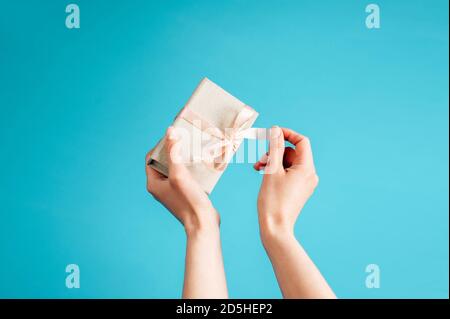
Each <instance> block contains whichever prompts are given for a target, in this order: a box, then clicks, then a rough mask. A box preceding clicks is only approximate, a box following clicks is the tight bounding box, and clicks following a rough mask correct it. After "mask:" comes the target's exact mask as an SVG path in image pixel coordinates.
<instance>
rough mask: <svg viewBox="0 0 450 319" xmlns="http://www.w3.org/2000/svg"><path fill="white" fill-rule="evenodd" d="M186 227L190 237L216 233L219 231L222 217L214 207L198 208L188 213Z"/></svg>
mask: <svg viewBox="0 0 450 319" xmlns="http://www.w3.org/2000/svg"><path fill="white" fill-rule="evenodd" d="M188 216H189V218H188V219H187V220H185V222H184V229H185V232H186V235H187V236H188V237H194V236H198V235H214V234H218V233H219V230H220V229H219V225H220V217H219V214H218V213H217V211H216V210H215V209H213V208H211V209H204V210H198V211H196V212H194V213H191V214H189V215H188Z"/></svg>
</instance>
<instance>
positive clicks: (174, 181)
mask: <svg viewBox="0 0 450 319" xmlns="http://www.w3.org/2000/svg"><path fill="white" fill-rule="evenodd" d="M182 182H183V176H181V174H179V173H175V172H173V173H171V174H169V183H170V184H171V185H173V186H179V185H181V183H182Z"/></svg>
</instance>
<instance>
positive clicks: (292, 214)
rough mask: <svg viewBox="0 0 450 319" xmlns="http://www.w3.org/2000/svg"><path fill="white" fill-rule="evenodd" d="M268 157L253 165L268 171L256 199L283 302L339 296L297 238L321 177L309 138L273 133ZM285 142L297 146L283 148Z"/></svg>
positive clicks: (279, 131)
mask: <svg viewBox="0 0 450 319" xmlns="http://www.w3.org/2000/svg"><path fill="white" fill-rule="evenodd" d="M270 135H271V137H270V142H269V143H270V145H269V154H268V156H264V157H263V158H262V159H261V160H260V161H259V162H257V163H256V164H255V169H256V170H261V169H264V173H265V174H264V177H263V182H262V185H261V190H260V192H259V195H258V215H259V224H260V232H261V239H262V242H263V245H264V248H265V249H266V251H267V254H268V256H269V258H270V261H271V262H272V265H273V268H274V271H275V275H276V276H277V280H278V285H279V286H280V289H281V291H282V293H283V296H284V297H285V298H335V295H334V293H333V291H332V290H331V288H330V287H329V286H328V284H327V282H326V281H325V279H324V278H323V276H322V275H321V273H320V272H319V270H318V269H317V267H316V266H315V265H314V263H313V261H312V260H311V259H310V258H309V256H308V255H307V253H306V251H305V250H304V249H303V247H302V246H301V245H300V243H299V242H298V241H297V240H296V238H295V236H294V225H295V222H296V220H297V217H298V215H299V214H300V211H301V210H302V208H303V206H304V205H305V203H306V201H307V200H308V199H309V197H310V196H311V194H312V193H313V192H314V189H315V188H316V186H317V184H318V182H319V179H318V177H317V174H316V169H315V168H314V161H313V156H312V151H311V143H310V142H309V139H308V138H306V137H304V136H302V135H300V134H298V133H296V132H294V131H292V130H290V129H285V128H283V129H280V128H279V127H274V128H272V130H271V134H270ZM285 140H287V141H288V142H290V143H291V144H293V145H294V146H295V149H293V148H291V147H286V148H285V147H284V141H285Z"/></svg>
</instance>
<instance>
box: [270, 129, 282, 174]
mask: <svg viewBox="0 0 450 319" xmlns="http://www.w3.org/2000/svg"><path fill="white" fill-rule="evenodd" d="M283 154H284V136H283V132H282V131H281V128H279V127H278V126H274V127H272V128H271V129H270V139H269V158H268V161H267V165H266V169H265V173H266V174H272V173H275V172H280V171H283Z"/></svg>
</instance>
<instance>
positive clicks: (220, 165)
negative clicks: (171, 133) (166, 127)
mask: <svg viewBox="0 0 450 319" xmlns="http://www.w3.org/2000/svg"><path fill="white" fill-rule="evenodd" d="M256 115H257V114H256V112H255V111H254V110H253V109H252V108H250V107H248V106H246V105H245V106H244V107H243V108H242V110H241V111H240V112H239V113H238V114H237V116H236V118H235V119H234V122H233V125H232V127H231V128H226V129H225V130H221V129H219V128H218V127H216V126H214V125H212V124H211V123H209V122H208V121H206V120H204V119H203V118H202V117H201V116H200V115H198V114H197V113H195V112H194V111H192V110H190V109H189V108H187V107H185V108H184V109H183V110H182V111H181V113H180V114H179V115H178V117H180V118H182V119H184V120H186V121H188V122H189V123H191V124H192V125H193V126H195V127H197V128H198V129H200V130H201V131H202V132H205V133H207V134H210V135H212V136H214V137H216V138H218V139H219V141H217V142H212V143H210V144H208V145H207V151H208V153H209V160H207V161H205V159H204V158H203V154H202V160H203V161H204V162H205V164H207V165H208V166H210V167H212V168H214V169H216V170H219V171H223V170H224V169H225V167H226V166H227V165H228V162H229V160H230V159H231V156H232V155H233V154H234V153H235V152H236V151H237V149H238V147H239V145H240V144H241V142H242V139H244V138H245V137H246V134H247V132H248V129H249V128H250V126H251V124H252V120H253V119H254V117H255V116H256Z"/></svg>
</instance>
